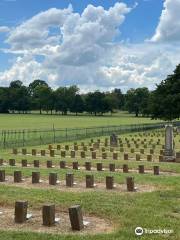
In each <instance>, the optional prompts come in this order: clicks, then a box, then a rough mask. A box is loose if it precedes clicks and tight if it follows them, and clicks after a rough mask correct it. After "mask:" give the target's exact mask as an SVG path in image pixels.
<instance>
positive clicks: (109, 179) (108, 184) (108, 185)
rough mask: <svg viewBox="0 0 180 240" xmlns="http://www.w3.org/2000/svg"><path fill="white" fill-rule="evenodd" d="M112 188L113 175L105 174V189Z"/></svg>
mask: <svg viewBox="0 0 180 240" xmlns="http://www.w3.org/2000/svg"><path fill="white" fill-rule="evenodd" d="M113 188H114V177H113V176H106V189H113Z"/></svg>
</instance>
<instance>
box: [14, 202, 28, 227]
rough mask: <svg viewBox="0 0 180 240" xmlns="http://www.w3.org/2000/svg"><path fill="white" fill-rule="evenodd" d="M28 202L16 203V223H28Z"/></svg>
mask: <svg viewBox="0 0 180 240" xmlns="http://www.w3.org/2000/svg"><path fill="white" fill-rule="evenodd" d="M27 208H28V202H27V201H16V202H15V218H14V220H15V223H24V222H26V217H27Z"/></svg>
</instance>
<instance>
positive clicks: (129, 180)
mask: <svg viewBox="0 0 180 240" xmlns="http://www.w3.org/2000/svg"><path fill="white" fill-rule="evenodd" d="M126 184H127V191H128V192H133V191H134V177H127V178H126Z"/></svg>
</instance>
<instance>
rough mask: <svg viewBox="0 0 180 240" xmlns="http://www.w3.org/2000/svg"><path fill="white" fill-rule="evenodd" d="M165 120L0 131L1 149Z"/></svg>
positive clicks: (133, 129)
mask: <svg viewBox="0 0 180 240" xmlns="http://www.w3.org/2000/svg"><path fill="white" fill-rule="evenodd" d="M165 124H167V122H162V123H155V124H134V125H120V126H101V127H88V128H65V129H62V128H52V129H23V130H2V131H0V147H1V149H3V148H4V149H5V148H13V147H23V146H36V145H44V144H50V143H61V142H67V141H73V140H80V139H84V138H91V137H97V136H99V137H100V136H107V135H110V134H112V133H115V134H124V133H130V132H140V131H148V130H154V129H161V128H163V127H164V126H165ZM173 124H174V126H180V122H174V123H173Z"/></svg>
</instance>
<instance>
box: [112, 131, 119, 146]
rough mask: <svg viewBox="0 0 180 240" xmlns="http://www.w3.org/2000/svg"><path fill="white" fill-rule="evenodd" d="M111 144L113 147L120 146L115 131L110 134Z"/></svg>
mask: <svg viewBox="0 0 180 240" xmlns="http://www.w3.org/2000/svg"><path fill="white" fill-rule="evenodd" d="M110 146H111V147H117V146H118V137H117V135H116V134H114V133H113V134H112V135H111V136H110Z"/></svg>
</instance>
